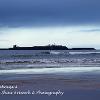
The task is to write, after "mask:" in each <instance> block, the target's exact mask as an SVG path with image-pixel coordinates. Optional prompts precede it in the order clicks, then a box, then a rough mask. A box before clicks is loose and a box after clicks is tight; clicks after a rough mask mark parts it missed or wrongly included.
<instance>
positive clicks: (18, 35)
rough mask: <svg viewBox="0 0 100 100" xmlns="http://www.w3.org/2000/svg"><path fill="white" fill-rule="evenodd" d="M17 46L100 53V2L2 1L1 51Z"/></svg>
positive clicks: (73, 0)
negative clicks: (50, 46) (60, 47)
mask: <svg viewBox="0 0 100 100" xmlns="http://www.w3.org/2000/svg"><path fill="white" fill-rule="evenodd" d="M14 44H16V45H18V46H34V45H48V44H58V45H66V46H67V47H69V48H71V47H94V48H99V49H100V0H0V48H6V47H12V45H14Z"/></svg>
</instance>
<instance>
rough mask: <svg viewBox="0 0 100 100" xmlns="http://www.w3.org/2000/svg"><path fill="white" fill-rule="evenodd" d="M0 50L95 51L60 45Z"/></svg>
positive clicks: (15, 47)
mask: <svg viewBox="0 0 100 100" xmlns="http://www.w3.org/2000/svg"><path fill="white" fill-rule="evenodd" d="M0 50H96V49H95V48H68V47H66V46H62V45H46V46H33V47H19V46H17V45H13V47H12V48H1V49H0Z"/></svg>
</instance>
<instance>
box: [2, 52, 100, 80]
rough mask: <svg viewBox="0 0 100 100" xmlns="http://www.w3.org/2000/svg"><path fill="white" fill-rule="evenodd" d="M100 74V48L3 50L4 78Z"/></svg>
mask: <svg viewBox="0 0 100 100" xmlns="http://www.w3.org/2000/svg"><path fill="white" fill-rule="evenodd" d="M99 74H100V50H0V80H9V79H20V78H22V79H25V78H31V77H33V76H35V75H45V77H46V76H47V75H51V76H53V77H54V76H62V77H75V76H77V77H78V76H79V77H80V78H82V77H83V78H84V77H85V78H89V79H90V76H92V78H93V77H94V78H97V77H96V75H99Z"/></svg>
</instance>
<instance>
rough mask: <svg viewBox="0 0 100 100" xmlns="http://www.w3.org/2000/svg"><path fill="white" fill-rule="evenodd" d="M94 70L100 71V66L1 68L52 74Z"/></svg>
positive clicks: (95, 71)
mask: <svg viewBox="0 0 100 100" xmlns="http://www.w3.org/2000/svg"><path fill="white" fill-rule="evenodd" d="M82 72H92V73H100V67H81V68H80V67H67V68H39V69H37V68H35V69H14V70H0V75H2V74H51V73H55V74H57V73H63V74H67V73H70V74H71V73H82Z"/></svg>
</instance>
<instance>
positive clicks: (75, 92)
mask: <svg viewBox="0 0 100 100" xmlns="http://www.w3.org/2000/svg"><path fill="white" fill-rule="evenodd" d="M18 76H19V75H18ZM23 76H24V75H23ZM27 76H28V79H27V78H24V79H15V80H1V81H0V92H1V94H0V95H1V96H0V98H3V99H7V97H9V98H15V99H21V98H24V99H25V100H27V99H28V98H30V99H31V98H34V99H37V100H41V99H45V100H46V99H50V100H51V99H53V100H56V99H58V100H80V99H81V100H100V80H99V75H96V77H97V76H98V78H97V79H95V78H94V77H93V76H90V79H87V78H86V77H84V78H80V77H81V75H80V77H79V75H78V77H67V78H66V77H64V76H63V75H56V77H54V75H43V74H42V75H27ZM16 77H17V75H16ZM11 92H12V94H11ZM15 92H16V93H15ZM95 98H96V99H95ZM15 99H14V100H15ZM30 99H29V100H30Z"/></svg>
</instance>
